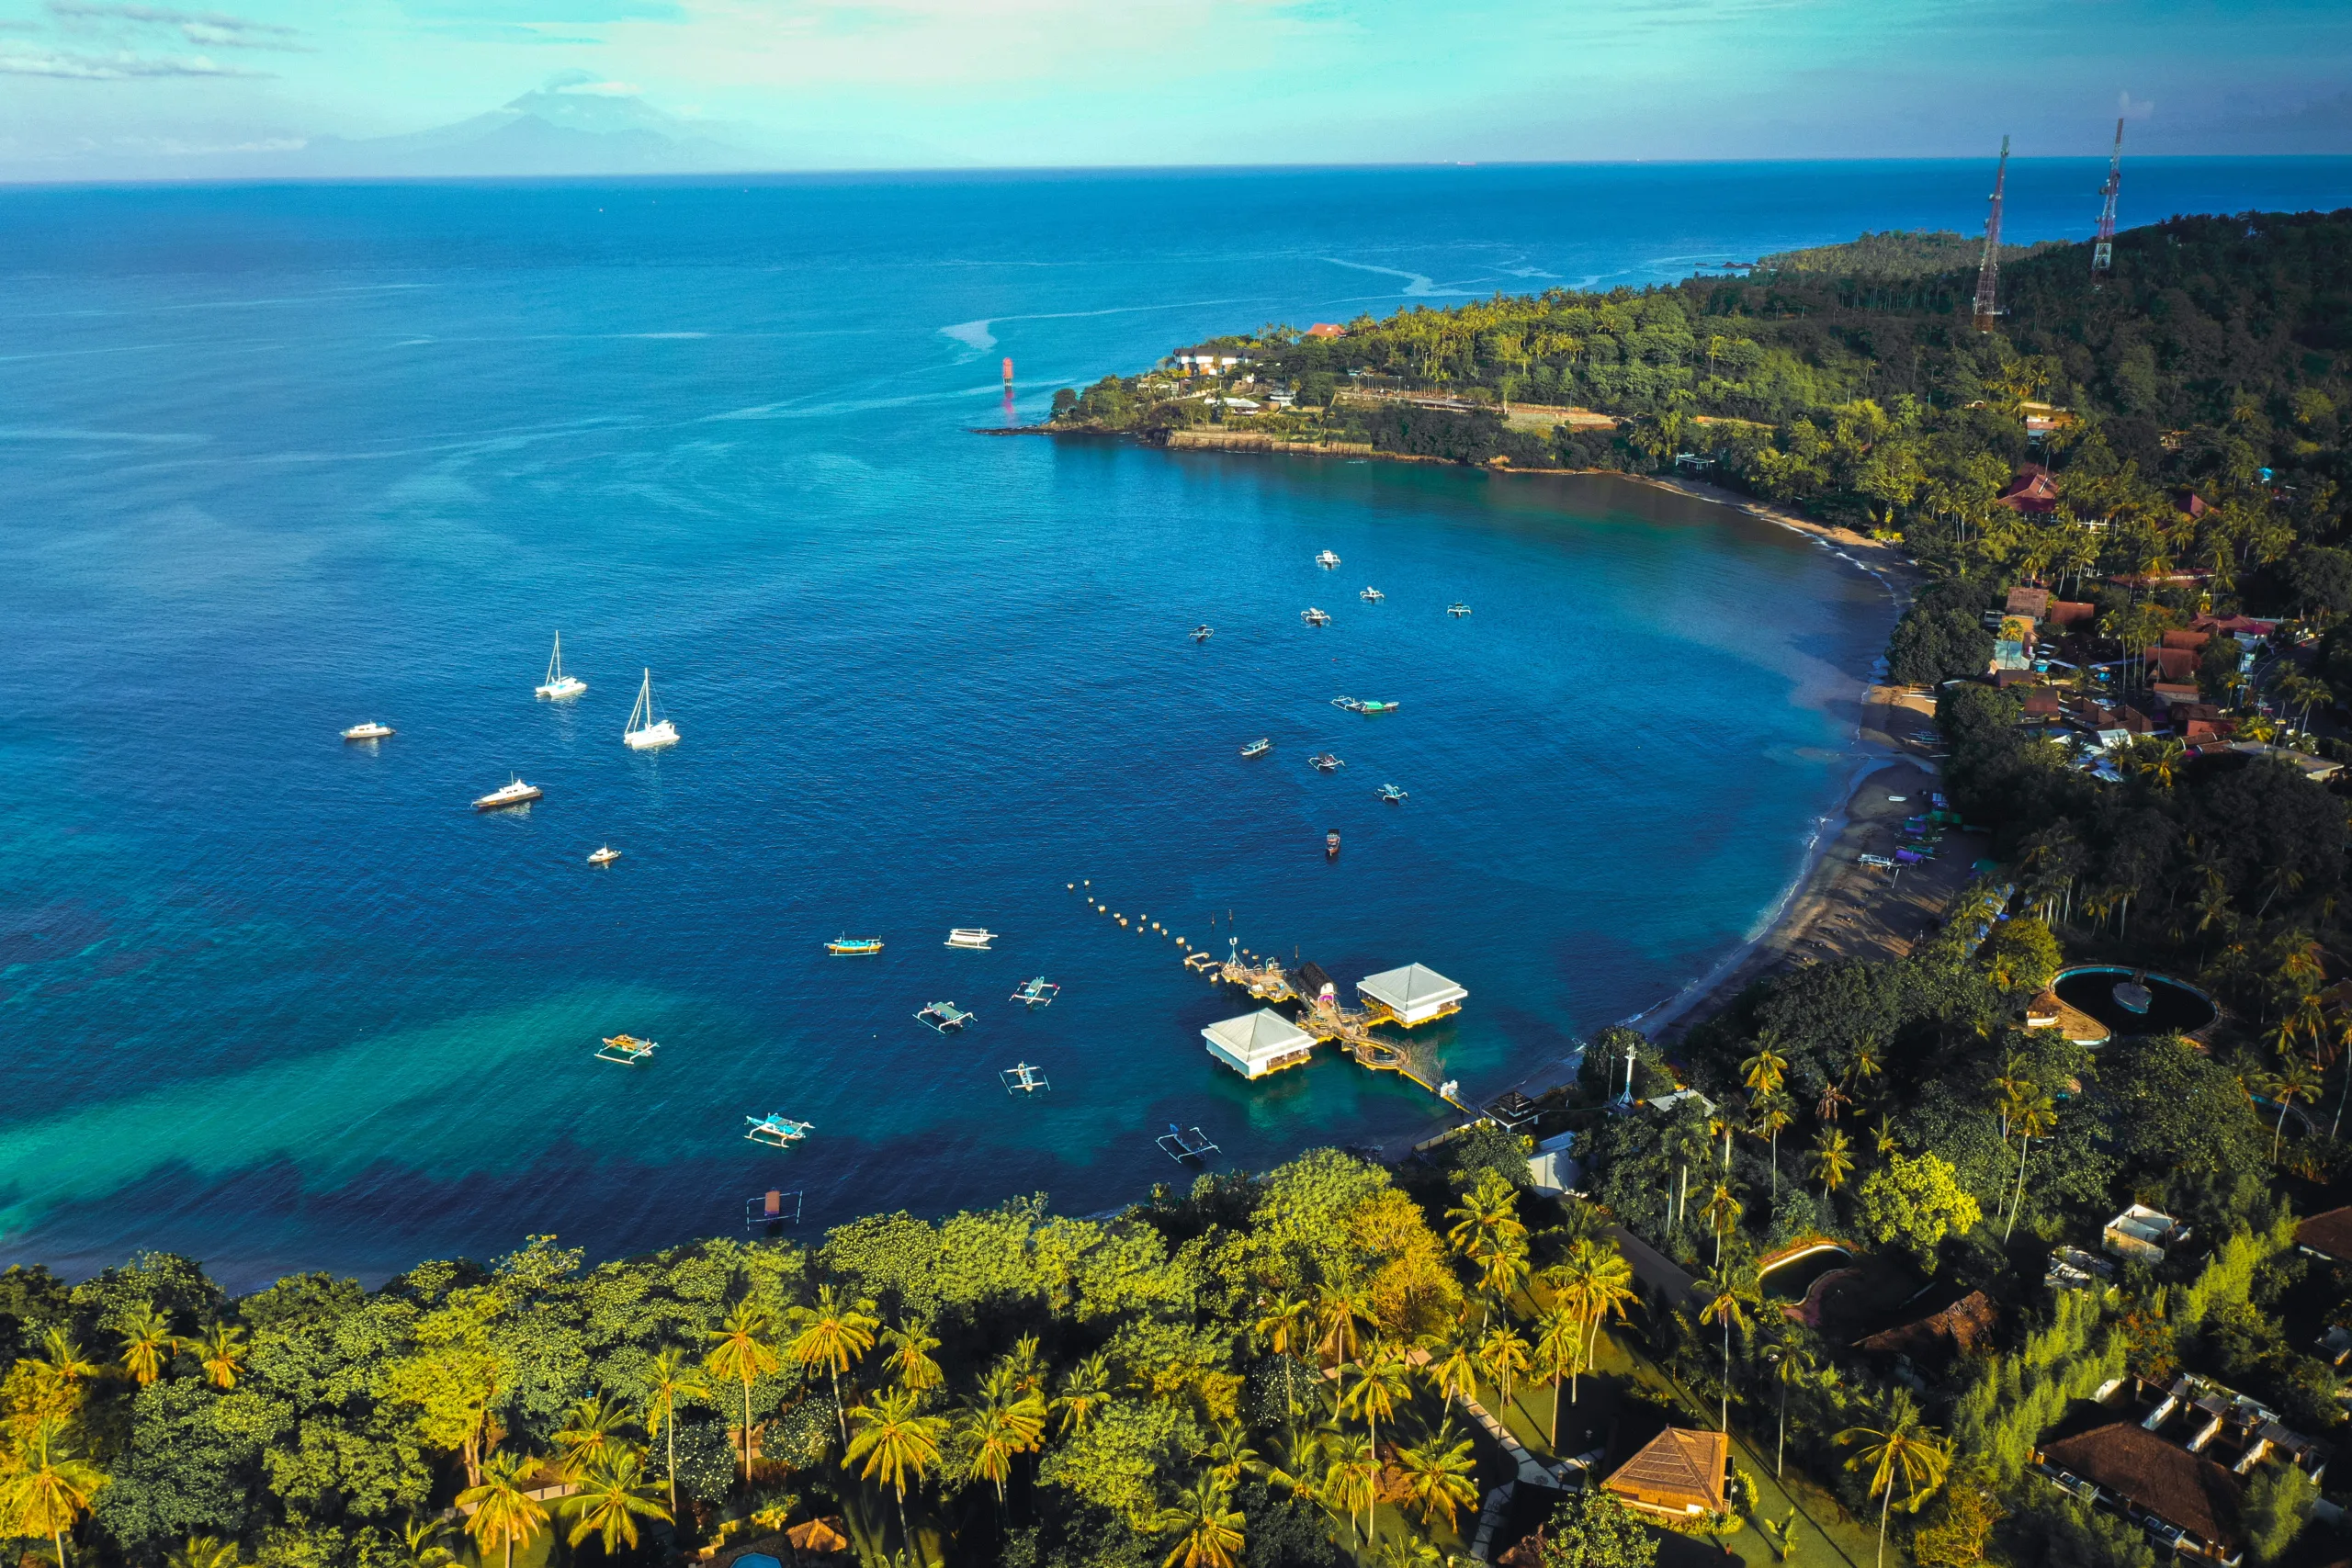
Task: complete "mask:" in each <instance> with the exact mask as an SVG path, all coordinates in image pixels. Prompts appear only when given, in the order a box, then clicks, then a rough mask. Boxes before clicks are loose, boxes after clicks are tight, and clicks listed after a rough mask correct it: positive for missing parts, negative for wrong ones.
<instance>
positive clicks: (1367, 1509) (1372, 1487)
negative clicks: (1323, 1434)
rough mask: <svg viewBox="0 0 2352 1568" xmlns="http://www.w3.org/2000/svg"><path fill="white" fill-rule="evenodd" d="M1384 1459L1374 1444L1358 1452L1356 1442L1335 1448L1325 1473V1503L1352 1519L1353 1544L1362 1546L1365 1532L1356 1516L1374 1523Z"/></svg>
mask: <svg viewBox="0 0 2352 1568" xmlns="http://www.w3.org/2000/svg"><path fill="white" fill-rule="evenodd" d="M1380 1471H1381V1464H1380V1455H1379V1453H1378V1452H1377V1451H1376V1450H1374V1448H1373V1446H1372V1444H1371V1443H1370V1442H1368V1441H1367V1442H1366V1443H1365V1444H1364V1445H1363V1447H1362V1448H1358V1447H1357V1446H1356V1445H1355V1444H1354V1443H1353V1442H1351V1441H1341V1442H1340V1443H1338V1444H1336V1445H1334V1451H1333V1453H1332V1455H1331V1462H1330V1463H1329V1465H1328V1466H1327V1467H1325V1469H1324V1472H1323V1484H1322V1486H1321V1487H1320V1489H1319V1490H1320V1491H1321V1494H1322V1495H1323V1498H1324V1500H1325V1501H1326V1502H1327V1503H1328V1504H1329V1505H1330V1506H1333V1507H1335V1508H1338V1509H1339V1510H1340V1511H1341V1512H1342V1513H1344V1514H1346V1515H1347V1517H1348V1534H1349V1537H1350V1539H1351V1541H1353V1542H1354V1543H1356V1544H1359V1545H1360V1544H1362V1542H1363V1531H1362V1530H1360V1529H1357V1528H1356V1516H1357V1515H1358V1514H1362V1515H1363V1517H1364V1518H1365V1521H1366V1522H1367V1523H1369V1522H1370V1520H1371V1517H1372V1509H1373V1505H1374V1503H1376V1502H1377V1501H1379V1498H1380Z"/></svg>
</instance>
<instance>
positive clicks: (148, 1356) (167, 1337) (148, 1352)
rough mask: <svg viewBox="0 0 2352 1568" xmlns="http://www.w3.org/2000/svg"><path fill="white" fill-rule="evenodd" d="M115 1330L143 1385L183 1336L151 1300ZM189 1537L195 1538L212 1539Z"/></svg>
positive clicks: (126, 1363)
mask: <svg viewBox="0 0 2352 1568" xmlns="http://www.w3.org/2000/svg"><path fill="white" fill-rule="evenodd" d="M115 1332H116V1333H117V1334H119V1335H120V1336H121V1337H122V1370H123V1371H126V1372H128V1373H130V1377H131V1380H132V1381H133V1382H137V1383H138V1384H139V1386H140V1387H141V1388H145V1387H146V1386H147V1385H148V1384H149V1383H151V1382H154V1381H155V1380H156V1379H157V1378H159V1377H162V1376H163V1375H164V1367H165V1366H167V1365H168V1364H170V1360H171V1358H172V1356H173V1354H174V1353H175V1352H176V1351H177V1350H178V1349H179V1348H180V1344H181V1340H180V1337H179V1336H178V1335H176V1334H175V1333H173V1332H172V1325H171V1320H170V1319H169V1318H166V1317H165V1316H164V1314H162V1313H160V1312H157V1311H156V1310H155V1308H154V1306H153V1303H146V1302H142V1303H140V1304H139V1305H137V1306H135V1307H132V1308H131V1309H130V1311H129V1312H127V1313H125V1314H123V1318H122V1326H121V1327H119V1328H118V1329H116V1330H115ZM190 1539H191V1541H195V1540H210V1539H211V1538H210V1537H209V1536H196V1537H192V1538H190Z"/></svg>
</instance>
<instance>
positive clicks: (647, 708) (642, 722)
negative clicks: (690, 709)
mask: <svg viewBox="0 0 2352 1568" xmlns="http://www.w3.org/2000/svg"><path fill="white" fill-rule="evenodd" d="M677 743H678V727H677V726H676V725H674V724H672V723H671V722H670V721H669V720H668V719H666V718H656V717H654V716H653V671H650V670H648V671H646V672H645V683H644V684H643V685H641V686H639V687H638V689H637V704H636V705H635V706H633V707H631V708H630V709H629V710H628V728H626V729H623V730H622V731H621V744H622V745H624V746H626V747H628V749H629V750H632V751H658V750H661V749H662V747H664V746H675V745H676V744H677Z"/></svg>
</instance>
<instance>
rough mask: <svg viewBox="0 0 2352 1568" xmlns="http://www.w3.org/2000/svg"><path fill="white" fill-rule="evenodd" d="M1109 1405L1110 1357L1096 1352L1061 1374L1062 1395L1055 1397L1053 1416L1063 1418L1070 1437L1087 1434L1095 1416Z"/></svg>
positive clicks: (1100, 1351) (1101, 1352)
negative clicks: (1087, 1428)
mask: <svg viewBox="0 0 2352 1568" xmlns="http://www.w3.org/2000/svg"><path fill="white" fill-rule="evenodd" d="M1110 1402H1111V1358H1110V1356H1109V1354H1108V1353H1107V1352H1105V1351H1102V1350H1097V1351H1095V1352H1094V1353H1093V1354H1092V1355H1091V1356H1081V1357H1080V1358H1079V1359H1078V1363H1077V1365H1075V1366H1073V1367H1071V1368H1070V1370H1069V1371H1066V1372H1064V1373H1063V1374H1062V1386H1061V1392H1060V1393H1057V1394H1055V1395H1054V1414H1055V1415H1057V1416H1060V1417H1061V1423H1062V1432H1063V1434H1064V1435H1065V1436H1067V1435H1069V1433H1071V1432H1081V1431H1084V1430H1085V1429H1086V1424H1087V1423H1088V1422H1089V1421H1091V1420H1093V1419H1094V1416H1095V1413H1096V1412H1097V1411H1099V1410H1101V1409H1102V1408H1103V1406H1104V1405H1105V1404H1109V1403H1110Z"/></svg>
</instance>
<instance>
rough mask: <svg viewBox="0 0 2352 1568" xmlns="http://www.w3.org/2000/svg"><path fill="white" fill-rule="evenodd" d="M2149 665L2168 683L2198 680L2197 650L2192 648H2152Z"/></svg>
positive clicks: (2149, 653) (2149, 654) (2149, 651)
mask: <svg viewBox="0 0 2352 1568" xmlns="http://www.w3.org/2000/svg"><path fill="white" fill-rule="evenodd" d="M2148 663H2149V664H2150V665H2151V666H2152V667H2154V670H2155V671H2156V672H2157V673H2158V674H2159V675H2160V676H2162V677H2163V679H2165V680H2166V681H2174V682H2181V681H2194V680H2196V679H2197V650H2196V649H2191V648H2152V649H2148Z"/></svg>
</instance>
